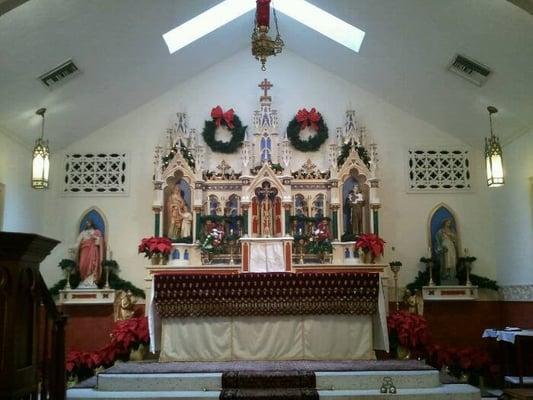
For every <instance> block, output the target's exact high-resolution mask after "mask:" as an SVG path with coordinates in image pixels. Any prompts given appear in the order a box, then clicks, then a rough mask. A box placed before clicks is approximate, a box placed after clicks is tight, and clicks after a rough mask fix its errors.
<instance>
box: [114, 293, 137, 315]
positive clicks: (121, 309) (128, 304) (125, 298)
mask: <svg viewBox="0 0 533 400" xmlns="http://www.w3.org/2000/svg"><path fill="white" fill-rule="evenodd" d="M136 303H137V300H135V299H134V298H133V293H131V291H130V290H128V291H127V292H125V291H123V290H119V291H117V293H116V296H115V302H114V305H113V306H114V314H115V321H123V320H126V319H130V318H132V317H133V316H134V314H135V304H136Z"/></svg>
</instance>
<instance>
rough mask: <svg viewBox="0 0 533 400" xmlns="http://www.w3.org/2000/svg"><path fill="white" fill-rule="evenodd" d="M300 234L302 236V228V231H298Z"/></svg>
mask: <svg viewBox="0 0 533 400" xmlns="http://www.w3.org/2000/svg"><path fill="white" fill-rule="evenodd" d="M298 233H299V234H300V236H302V228H300V230H299V231H298Z"/></svg>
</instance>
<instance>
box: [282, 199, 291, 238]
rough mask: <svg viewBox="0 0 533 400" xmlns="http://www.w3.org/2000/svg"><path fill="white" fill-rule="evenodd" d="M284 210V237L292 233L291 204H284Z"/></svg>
mask: <svg viewBox="0 0 533 400" xmlns="http://www.w3.org/2000/svg"><path fill="white" fill-rule="evenodd" d="M283 208H284V210H285V213H284V214H285V215H284V219H285V224H284V231H283V236H287V235H288V234H289V232H290V231H291V203H284V204H283Z"/></svg>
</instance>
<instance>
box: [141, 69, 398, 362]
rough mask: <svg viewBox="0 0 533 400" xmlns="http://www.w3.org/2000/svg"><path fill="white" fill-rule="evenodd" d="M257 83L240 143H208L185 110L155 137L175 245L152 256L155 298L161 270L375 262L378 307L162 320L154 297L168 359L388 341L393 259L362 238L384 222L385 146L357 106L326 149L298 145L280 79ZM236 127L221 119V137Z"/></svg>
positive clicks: (161, 201) (162, 214) (346, 267)
mask: <svg viewBox="0 0 533 400" xmlns="http://www.w3.org/2000/svg"><path fill="white" fill-rule="evenodd" d="M259 86H260V87H261V89H263V91H264V93H263V94H262V95H261V96H260V99H259V107H258V109H257V110H256V111H255V112H254V114H253V116H252V117H251V118H250V121H249V122H250V123H249V124H247V123H246V122H244V117H243V116H241V118H242V119H243V123H242V125H249V128H248V130H247V131H246V133H245V135H244V140H243V142H242V145H241V146H239V148H238V150H237V152H235V153H233V154H226V153H219V152H217V151H215V150H214V149H212V148H210V147H209V146H208V145H207V144H206V143H204V142H203V141H202V140H201V139H200V138H201V137H202V135H198V133H197V130H196V129H193V128H190V127H189V126H188V120H187V116H186V114H185V113H181V112H178V113H177V120H176V122H175V124H174V125H173V126H172V127H171V128H170V129H168V131H167V133H166V138H165V142H166V143H167V144H166V145H165V146H157V147H156V149H155V153H154V180H153V187H154V197H153V204H152V210H153V212H154V235H155V236H164V237H168V238H169V239H170V240H171V241H172V251H171V253H170V256H169V259H168V262H166V263H165V264H160V265H152V264H150V265H147V267H146V270H147V275H146V286H145V290H146V293H147V299H152V298H153V295H154V293H153V287H152V286H153V285H152V280H153V276H154V275H155V274H158V273H178V274H179V273H184V274H194V273H211V274H235V273H248V272H286V273H302V272H317V273H320V272H331V273H336V272H350V271H351V272H376V273H379V274H380V279H381V285H380V302H379V304H380V306H379V312H377V313H376V315H373V316H367V315H365V316H359V315H352V316H350V315H294V316H287V315H285V316H282V315H280V316H268V317H231V318H227V317H224V318H218V317H215V318H178V319H166V320H165V319H164V320H163V321H161V320H160V319H159V318H158V315H157V312H156V310H155V308H154V306H153V304H152V302H151V301H150V300H147V303H148V304H147V311H148V314H149V317H150V327H151V335H152V342H151V343H152V350H155V349H156V348H160V349H161V351H162V352H161V360H165V361H167V360H229V359H254V360H258V359H368V358H372V357H373V354H374V353H373V350H374V349H382V350H388V337H387V332H386V317H385V315H386V314H385V313H386V304H387V300H386V298H385V297H384V293H385V292H386V290H383V283H385V284H386V282H387V280H388V277H387V273H386V271H388V268H387V265H385V264H379V263H378V264H365V263H363V262H362V259H361V258H360V257H359V254H358V252H357V251H356V250H355V246H354V243H355V238H356V237H357V235H359V234H362V233H374V234H378V233H379V210H380V207H381V202H380V200H379V195H378V191H379V182H380V179H379V178H378V176H377V171H378V158H377V146H376V145H375V144H372V143H368V135H367V134H366V131H365V128H364V127H362V126H359V125H358V123H357V121H356V113H355V111H353V110H348V111H346V112H344V115H345V123H344V126H343V127H339V128H336V129H334V131H333V132H329V138H328V140H327V141H326V142H325V143H324V144H323V145H322V146H321V147H320V150H319V151H318V152H316V153H312V152H305V153H304V152H295V153H293V150H292V148H291V142H290V140H289V138H288V136H287V133H284V132H283V133H282V132H280V131H279V129H278V126H279V120H278V112H277V110H275V109H274V108H273V107H272V98H271V96H270V95H269V94H268V90H269V89H270V88H271V87H272V85H271V84H270V82H268V81H267V80H266V79H265V80H264V81H263V82H262V83H261V84H260V85H259ZM214 111H215V109H213V112H214ZM341 113H342V111H341ZM212 115H213V114H212ZM219 122H220V121H219ZM208 123H209V121H206V127H207V126H208ZM326 129H327V128H326ZM307 130H309V129H308V128H307ZM227 134H228V129H227V126H226V127H225V126H224V124H221V125H220V126H219V127H218V128H217V129H216V135H219V136H218V137H220V138H222V137H224V135H225V137H226V138H227ZM302 134H309V135H311V136H312V135H313V132H312V131H309V132H307V131H306V130H302ZM220 140H222V139H220ZM320 235H322V236H320ZM324 237H327V240H324ZM319 241H320V244H321V245H322V244H324V243H325V244H326V245H325V246H322V247H320V246H318V247H317V246H316V244H317V243H318V242H319Z"/></svg>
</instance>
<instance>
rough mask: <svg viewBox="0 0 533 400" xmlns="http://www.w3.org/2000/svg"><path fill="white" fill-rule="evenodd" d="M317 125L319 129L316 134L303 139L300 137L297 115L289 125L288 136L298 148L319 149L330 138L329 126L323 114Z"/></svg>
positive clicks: (305, 149)
mask: <svg viewBox="0 0 533 400" xmlns="http://www.w3.org/2000/svg"><path fill="white" fill-rule="evenodd" d="M317 125H318V130H317V131H316V134H315V135H313V136H311V137H310V138H309V139H307V140H302V139H300V132H301V127H300V123H299V122H298V120H297V119H296V117H294V118H293V119H292V121H291V122H289V125H288V126H287V138H288V139H289V141H290V142H291V144H292V146H293V147H294V148H295V149H296V150H300V151H303V152H310V151H317V150H318V149H319V148H320V146H322V144H323V143H324V142H325V141H326V140H327V138H328V126H327V125H326V123H325V122H324V119H323V118H322V116H320V120H319V121H318V123H317Z"/></svg>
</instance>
